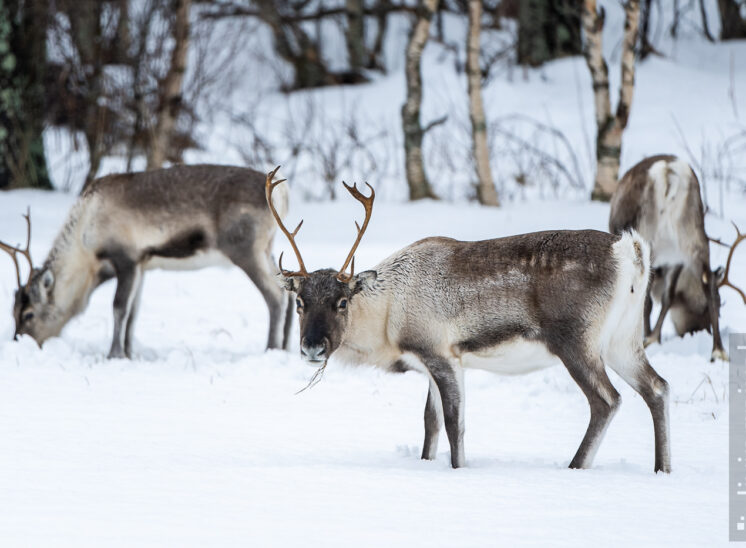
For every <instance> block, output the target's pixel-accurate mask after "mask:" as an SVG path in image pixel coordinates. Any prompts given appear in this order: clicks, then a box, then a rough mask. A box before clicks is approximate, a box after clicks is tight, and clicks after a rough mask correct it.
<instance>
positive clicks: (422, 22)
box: [401, 0, 438, 200]
mask: <svg viewBox="0 0 746 548" xmlns="http://www.w3.org/2000/svg"><path fill="white" fill-rule="evenodd" d="M437 7H438V0H421V2H420V4H419V6H418V10H417V20H416V21H415V24H414V26H413V27H412V32H411V33H410V35H409V42H408V44H407V54H406V69H405V70H406V78H407V100H406V102H405V103H404V105H403V106H402V110H401V118H402V129H403V131H404V156H405V162H406V173H407V183H408V184H409V199H410V200H420V199H422V198H436V196H435V194H434V193H433V191H432V189H431V188H430V183H428V181H427V177H426V176H425V166H424V163H423V161H422V137H423V135H424V132H423V131H422V126H421V125H420V105H421V104H422V74H421V66H420V61H421V58H422V50H424V49H425V44H426V43H427V39H428V37H429V35H430V21H431V19H432V17H433V15H434V14H435V10H436V9H437Z"/></svg>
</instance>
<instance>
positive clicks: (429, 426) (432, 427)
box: [422, 379, 443, 460]
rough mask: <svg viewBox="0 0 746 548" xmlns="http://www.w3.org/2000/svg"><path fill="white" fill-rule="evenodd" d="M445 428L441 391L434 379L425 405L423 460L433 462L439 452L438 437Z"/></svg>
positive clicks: (431, 380) (431, 381)
mask: <svg viewBox="0 0 746 548" xmlns="http://www.w3.org/2000/svg"><path fill="white" fill-rule="evenodd" d="M441 426H443V406H442V405H441V403H440V391H439V390H438V385H436V384H435V381H434V380H433V379H430V388H429V390H428V391H427V402H426V403H425V441H424V442H423V444H422V459H423V460H433V459H435V454H436V453H437V452H438V436H439V435H440V428H441Z"/></svg>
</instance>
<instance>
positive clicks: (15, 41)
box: [0, 0, 52, 189]
mask: <svg viewBox="0 0 746 548" xmlns="http://www.w3.org/2000/svg"><path fill="white" fill-rule="evenodd" d="M48 17H49V4H48V1H47V0H26V1H25V2H24V1H21V0H0V91H2V93H0V189H3V188H4V189H8V188H20V187H33V188H44V189H51V188H52V184H51V182H50V180H49V173H48V171H47V162H46V158H45V156H44V141H43V139H42V131H43V129H44V102H45V89H44V88H45V86H44V77H45V67H46V61H47V60H46V57H47V45H46V44H47V43H46V29H47V21H48Z"/></svg>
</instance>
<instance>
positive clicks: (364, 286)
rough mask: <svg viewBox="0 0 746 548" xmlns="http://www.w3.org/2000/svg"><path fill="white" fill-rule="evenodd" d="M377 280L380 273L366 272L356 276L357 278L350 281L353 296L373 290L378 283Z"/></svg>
mask: <svg viewBox="0 0 746 548" xmlns="http://www.w3.org/2000/svg"><path fill="white" fill-rule="evenodd" d="M377 278H378V273H377V272H376V271H375V270H366V271H365V272H361V273H360V274H357V275H355V277H354V278H352V280H350V289H351V290H352V294H353V295H354V294H356V293H360V292H361V291H367V290H368V289H370V288H372V287H373V285H374V284H375V283H376V279H377Z"/></svg>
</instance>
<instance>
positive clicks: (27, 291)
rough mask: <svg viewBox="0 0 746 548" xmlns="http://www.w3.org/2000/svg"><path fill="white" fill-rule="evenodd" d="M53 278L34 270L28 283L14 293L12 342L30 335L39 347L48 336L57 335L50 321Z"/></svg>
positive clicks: (44, 271)
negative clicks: (21, 336) (14, 325)
mask: <svg viewBox="0 0 746 548" xmlns="http://www.w3.org/2000/svg"><path fill="white" fill-rule="evenodd" d="M53 285H54V277H53V275H52V274H51V272H49V271H47V270H44V269H34V271H33V273H32V275H31V279H30V280H29V283H28V284H26V285H25V286H23V287H22V288H20V289H18V290H17V291H16V292H15V296H14V299H13V319H14V320H15V324H16V327H15V331H14V333H13V340H16V339H17V338H18V336H19V335H30V336H31V337H32V338H33V339H34V340H35V341H36V342H37V343H38V344H39V345H40V346H41V344H42V343H43V342H44V341H45V340H46V339H47V338H49V337H50V336H52V335H55V334H57V332H58V331H57V329H56V327H55V326H54V325H52V323H53V322H51V319H52V315H53V314H52V309H53V304H54V302H53V299H52V286H53Z"/></svg>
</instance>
